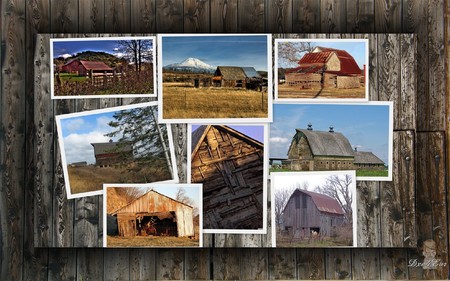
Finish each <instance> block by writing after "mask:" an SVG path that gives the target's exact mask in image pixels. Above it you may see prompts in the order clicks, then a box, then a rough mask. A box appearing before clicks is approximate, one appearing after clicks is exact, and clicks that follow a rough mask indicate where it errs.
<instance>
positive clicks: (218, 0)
mask: <svg viewBox="0 0 450 281" xmlns="http://www.w3.org/2000/svg"><path fill="white" fill-rule="evenodd" d="M210 1H211V32H217V33H229V32H237V30H238V28H237V23H238V20H237V14H238V13H237V0H210Z"/></svg>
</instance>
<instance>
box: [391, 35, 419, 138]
mask: <svg viewBox="0 0 450 281" xmlns="http://www.w3.org/2000/svg"><path fill="white" fill-rule="evenodd" d="M416 58H417V36H415V35H414V34H401V35H400V78H401V81H400V96H399V97H398V99H396V101H395V102H396V106H395V109H394V110H395V111H397V112H399V114H398V117H400V120H398V121H397V125H396V128H398V129H403V130H407V129H415V128H416V123H417V122H416V109H417V92H416V91H417V60H416Z"/></svg>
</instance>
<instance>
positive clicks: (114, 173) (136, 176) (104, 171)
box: [67, 165, 172, 194]
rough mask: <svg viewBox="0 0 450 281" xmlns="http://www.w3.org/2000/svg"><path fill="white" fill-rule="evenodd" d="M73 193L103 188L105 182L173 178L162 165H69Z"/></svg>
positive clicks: (133, 181)
mask: <svg viewBox="0 0 450 281" xmlns="http://www.w3.org/2000/svg"><path fill="white" fill-rule="evenodd" d="M67 170H68V173H69V183H70V190H71V193H72V194H76V193H82V192H89V191H97V190H102V189H103V183H146V182H155V181H163V180H169V179H172V178H171V176H170V173H169V172H168V171H167V168H166V167H165V166H162V165H155V166H154V167H145V168H140V169H130V168H127V167H121V168H113V167H103V168H100V167H97V166H84V167H67Z"/></svg>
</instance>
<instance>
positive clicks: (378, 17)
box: [375, 0, 402, 33]
mask: <svg viewBox="0 0 450 281" xmlns="http://www.w3.org/2000/svg"><path fill="white" fill-rule="evenodd" d="M375 11H376V13H375V29H376V30H377V32H380V33H398V32H400V31H401V28H402V1H401V0H375Z"/></svg>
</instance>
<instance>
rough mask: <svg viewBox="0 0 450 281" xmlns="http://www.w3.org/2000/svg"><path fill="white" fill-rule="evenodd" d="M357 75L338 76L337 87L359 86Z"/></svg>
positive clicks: (351, 87) (350, 87) (349, 87)
mask: <svg viewBox="0 0 450 281" xmlns="http://www.w3.org/2000/svg"><path fill="white" fill-rule="evenodd" d="M359 86H360V82H359V77H356V76H338V77H337V87H338V88H339V89H354V88H359Z"/></svg>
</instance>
